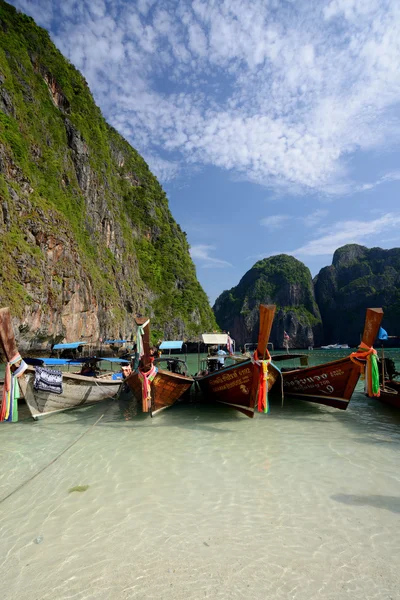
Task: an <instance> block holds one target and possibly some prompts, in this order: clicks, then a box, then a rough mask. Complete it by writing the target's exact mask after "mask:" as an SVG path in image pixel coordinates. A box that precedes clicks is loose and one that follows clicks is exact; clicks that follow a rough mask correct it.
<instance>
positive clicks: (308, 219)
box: [302, 208, 329, 227]
mask: <svg viewBox="0 0 400 600" xmlns="http://www.w3.org/2000/svg"><path fill="white" fill-rule="evenodd" d="M328 214H329V210H326V209H323V208H319V209H317V210H315V211H314V212H312V213H310V214H309V215H307V216H305V217H303V218H302V221H303V224H304V225H305V226H306V227H315V226H316V225H318V223H320V222H321V221H323V220H324V219H325V217H327V216H328Z"/></svg>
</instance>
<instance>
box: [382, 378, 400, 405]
mask: <svg viewBox="0 0 400 600" xmlns="http://www.w3.org/2000/svg"><path fill="white" fill-rule="evenodd" d="M385 388H386V389H383V388H382V387H381V390H380V392H381V393H380V396H379V397H378V398H377V400H379V401H380V402H383V403H384V404H389V406H393V407H394V408H400V381H393V380H392V381H385Z"/></svg>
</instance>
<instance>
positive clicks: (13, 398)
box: [0, 354, 28, 422]
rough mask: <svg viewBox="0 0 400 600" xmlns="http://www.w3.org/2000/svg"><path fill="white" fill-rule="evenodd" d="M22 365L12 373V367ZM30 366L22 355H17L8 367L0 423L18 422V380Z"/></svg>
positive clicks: (0, 410)
mask: <svg viewBox="0 0 400 600" xmlns="http://www.w3.org/2000/svg"><path fill="white" fill-rule="evenodd" d="M19 362H20V363H21V364H20V365H19V367H18V368H17V369H16V370H15V371H14V372H13V373H12V372H11V367H12V365H16V364H17V363H19ZM27 367H28V365H27V364H26V363H25V362H24V361H23V360H22V358H21V355H20V354H16V355H15V356H14V357H13V358H12V359H11V360H10V361H8V363H7V365H6V372H5V377H4V387H3V398H2V402H1V409H0V421H13V422H15V421H18V398H19V386H18V381H17V378H18V377H20V376H21V375H22V373H23V372H24V371H25V369H27Z"/></svg>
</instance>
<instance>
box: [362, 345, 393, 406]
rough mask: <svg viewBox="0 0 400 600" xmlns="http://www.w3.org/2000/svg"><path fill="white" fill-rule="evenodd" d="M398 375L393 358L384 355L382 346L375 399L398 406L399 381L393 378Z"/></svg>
mask: <svg viewBox="0 0 400 600" xmlns="http://www.w3.org/2000/svg"><path fill="white" fill-rule="evenodd" d="M399 375H400V373H398V372H397V371H396V366H395V363H394V360H392V359H391V358H385V357H384V350H383V347H382V356H381V358H380V360H379V383H380V385H379V396H376V397H375V398H376V400H379V401H380V402H383V403H384V404H388V405H389V406H393V407H394V408H400V381H397V380H396V379H394V377H398V376H399ZM366 395H367V396H368V395H369V394H368V391H366Z"/></svg>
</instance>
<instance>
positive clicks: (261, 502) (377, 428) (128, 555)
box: [0, 351, 400, 600]
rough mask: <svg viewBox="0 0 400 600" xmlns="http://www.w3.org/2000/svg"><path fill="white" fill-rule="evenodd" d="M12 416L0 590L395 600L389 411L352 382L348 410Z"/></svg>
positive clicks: (293, 407) (397, 423)
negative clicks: (354, 388) (354, 389)
mask: <svg viewBox="0 0 400 600" xmlns="http://www.w3.org/2000/svg"><path fill="white" fill-rule="evenodd" d="M311 354H312V356H311ZM392 354H393V356H395V357H396V359H397V357H400V353H399V352H397V353H396V351H393V352H392ZM339 355H345V353H342V354H340V353H334V354H333V353H330V354H329V358H330V357H332V359H335V358H337V357H338V356H339ZM310 356H311V361H312V362H313V363H317V362H320V361H321V358H322V360H327V358H326V354H325V356H323V357H322V355H321V353H318V352H316V351H315V352H314V353H310ZM397 365H398V367H399V362H397ZM25 410H26V408H22V410H21V417H22V418H21V420H20V422H19V423H16V424H3V425H2V426H1V428H0V436H1V445H0V454H1V462H0V464H1V467H0V469H1V471H0V500H1V499H4V498H6V499H5V500H3V501H2V502H1V504H0V564H1V567H2V568H1V573H2V582H1V590H2V594H1V595H2V598H4V599H7V600H8V599H10V600H11V599H13V600H14V599H18V600H25V599H26V600H28V599H29V600H53V599H54V600H55V599H74V600H83V599H86V598H87V599H101V600H103V599H130V598H132V599H146V600H153V599H154V600H156V599H157V600H159V599H163V600H170V599H171V600H172V599H182V600H183V599H185V600H197V599H202V598H210V599H216V600H219V599H223V600H228V599H229V600H236V599H246V600H247V599H254V600H265V599H267V598H273V599H278V600H280V599H282V600H286V599H289V598H293V599H296V600H311V599H313V598H324V599H328V600H330V599H332V600H342V599H346V600H347V599H352V600H358V599H360V600H361V599H363V600H364V599H377V600H380V599H385V600H390V599H391V600H395V599H397V598H399V590H400V573H399V568H398V562H399V561H398V559H399V556H400V469H399V456H400V454H399V452H400V411H396V410H395V409H391V408H389V407H386V406H384V405H382V404H381V403H379V402H378V401H375V400H372V399H368V398H365V397H364V395H363V394H362V384H361V383H360V384H359V386H358V391H357V392H356V393H355V394H354V396H353V399H352V401H351V403H350V406H349V408H348V410H347V411H339V410H335V409H330V408H327V407H322V406H318V405H315V404H311V403H306V402H302V401H300V400H296V399H290V400H289V399H287V400H285V402H284V406H283V408H282V407H281V405H280V402H279V400H275V401H273V402H271V412H270V414H268V415H262V414H257V415H256V417H255V418H254V419H253V420H250V419H247V418H246V417H244V416H243V415H240V414H238V413H236V412H234V411H232V410H231V409H229V408H227V407H224V406H214V407H213V406H209V405H207V404H202V403H200V402H192V403H186V404H185V403H181V404H178V405H176V406H175V407H172V408H171V409H168V410H165V411H163V412H161V413H160V414H159V415H157V416H156V417H154V418H153V419H151V418H150V417H147V416H139V417H135V418H132V416H131V414H132V411H131V407H130V405H129V403H127V402H126V401H125V402H123V401H107V402H104V403H102V404H100V405H97V406H93V407H87V408H84V409H79V410H75V411H70V412H66V413H62V414H58V415H54V416H52V417H48V418H46V419H43V420H42V421H39V422H34V421H32V420H31V419H29V418H28V416H27V414H26V412H25ZM100 417H101V420H100V421H98V419H99V418H100ZM96 422H97V424H96V425H94V424H95V423H96ZM93 425H94V426H93ZM74 442H75V443H74ZM71 444H73V445H72V446H71V447H70V448H69V449H68V450H67V451H65V452H64V453H63V454H61V453H62V452H63V451H64V450H65V449H66V448H68V446H70V445H71ZM60 454H61V455H60ZM57 457H58V458H57ZM54 459H57V460H55V462H52V464H50V465H49V463H51V461H53V460H54ZM46 465H49V466H48V468H46V469H45V470H43V472H41V473H40V474H39V475H38V476H37V477H34V478H33V479H31V480H30V478H31V477H32V476H33V475H35V473H37V472H38V471H40V470H41V469H42V468H43V467H45V466H46ZM21 484H22V487H20V488H18V486H20V485H21ZM76 486H82V488H84V486H89V487H88V488H87V489H86V490H83V489H82V491H70V490H71V489H72V488H74V487H76ZM9 494H11V496H9V497H7V496H8V495H9Z"/></svg>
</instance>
